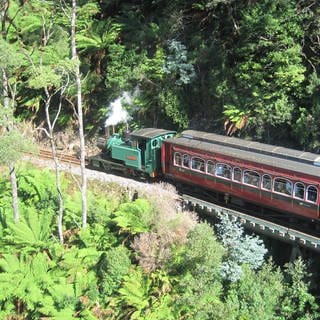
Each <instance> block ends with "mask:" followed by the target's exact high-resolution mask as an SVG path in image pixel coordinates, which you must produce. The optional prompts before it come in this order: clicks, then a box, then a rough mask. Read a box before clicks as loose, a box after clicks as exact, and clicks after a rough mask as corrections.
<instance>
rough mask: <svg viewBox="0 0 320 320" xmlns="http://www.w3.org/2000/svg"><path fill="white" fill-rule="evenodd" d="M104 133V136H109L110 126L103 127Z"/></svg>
mask: <svg viewBox="0 0 320 320" xmlns="http://www.w3.org/2000/svg"><path fill="white" fill-rule="evenodd" d="M104 133H105V136H106V138H109V137H110V127H109V126H106V127H104Z"/></svg>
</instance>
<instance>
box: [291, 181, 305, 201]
mask: <svg viewBox="0 0 320 320" xmlns="http://www.w3.org/2000/svg"><path fill="white" fill-rule="evenodd" d="M293 196H294V197H295V198H298V199H304V184H303V183H301V182H297V183H296V184H295V185H294V194H293Z"/></svg>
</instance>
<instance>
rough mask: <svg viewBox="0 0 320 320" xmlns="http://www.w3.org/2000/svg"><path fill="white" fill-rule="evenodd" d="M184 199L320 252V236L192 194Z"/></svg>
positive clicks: (264, 232)
mask: <svg viewBox="0 0 320 320" xmlns="http://www.w3.org/2000/svg"><path fill="white" fill-rule="evenodd" d="M182 201H183V204H184V205H186V206H188V207H191V208H193V209H194V210H195V211H196V210H197V209H198V210H203V211H205V212H206V213H207V214H208V216H213V217H218V215H219V214H221V213H223V214H226V215H228V217H229V219H231V221H234V222H239V223H240V224H241V225H242V226H243V227H244V229H247V230H251V231H254V232H256V233H258V234H263V235H266V236H268V237H271V238H275V239H277V240H280V241H284V242H287V243H290V244H292V245H293V246H299V247H304V248H308V249H310V250H313V251H316V252H320V238H317V237H314V236H311V235H308V234H306V233H303V232H300V231H297V230H294V229H290V228H287V227H284V226H281V225H278V224H276V223H272V222H270V221H267V220H264V219H260V218H257V217H253V216H250V215H248V214H245V213H241V212H238V211H235V210H231V209H229V208H225V207H222V206H219V205H216V204H213V203H210V202H207V201H204V200H200V199H197V198H194V197H192V196H190V195H186V194H183V195H182Z"/></svg>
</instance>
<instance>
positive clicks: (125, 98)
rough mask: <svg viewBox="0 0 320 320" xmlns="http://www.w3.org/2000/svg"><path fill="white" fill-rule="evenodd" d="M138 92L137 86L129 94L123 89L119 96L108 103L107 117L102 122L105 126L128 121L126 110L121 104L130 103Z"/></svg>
mask: <svg viewBox="0 0 320 320" xmlns="http://www.w3.org/2000/svg"><path fill="white" fill-rule="evenodd" d="M138 94H139V88H136V89H135V90H134V92H133V94H131V93H130V92H128V91H124V92H123V93H122V95H121V96H120V97H118V98H117V99H116V100H114V101H113V102H111V103H110V111H109V112H108V117H107V119H106V121H105V123H104V126H105V127H108V126H115V125H117V124H118V123H128V121H129V120H131V117H130V115H129V114H128V112H127V110H126V109H124V108H123V104H126V105H132V103H133V99H134V98H135V97H136V96H137V95H138Z"/></svg>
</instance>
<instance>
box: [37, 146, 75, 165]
mask: <svg viewBox="0 0 320 320" xmlns="http://www.w3.org/2000/svg"><path fill="white" fill-rule="evenodd" d="M38 155H39V157H40V158H42V159H48V160H53V155H52V151H51V150H48V149H39V154H38ZM57 158H58V160H59V161H60V162H63V163H68V164H75V165H80V160H79V159H78V158H77V157H75V156H71V155H68V154H65V153H62V152H57Z"/></svg>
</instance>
